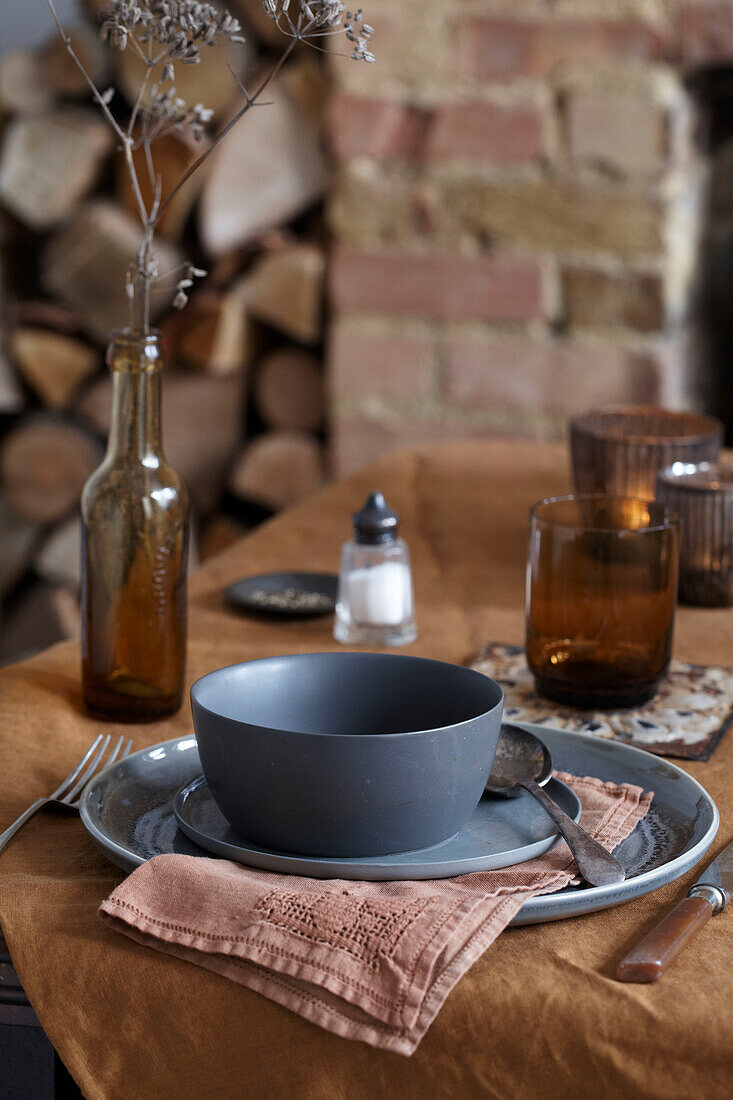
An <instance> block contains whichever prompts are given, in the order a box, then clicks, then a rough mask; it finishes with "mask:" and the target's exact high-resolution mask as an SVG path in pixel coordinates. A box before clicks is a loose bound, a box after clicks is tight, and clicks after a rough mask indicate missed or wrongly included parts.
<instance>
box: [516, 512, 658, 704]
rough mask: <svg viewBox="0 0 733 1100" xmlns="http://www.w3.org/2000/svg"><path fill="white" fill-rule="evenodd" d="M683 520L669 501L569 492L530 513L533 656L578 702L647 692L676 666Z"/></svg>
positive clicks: (546, 687)
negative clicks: (672, 661)
mask: <svg viewBox="0 0 733 1100" xmlns="http://www.w3.org/2000/svg"><path fill="white" fill-rule="evenodd" d="M678 556H679V523H678V520H677V517H676V516H675V515H674V513H672V512H670V511H669V510H668V509H667V508H665V507H664V506H663V505H662V504H654V503H649V502H645V501H641V500H634V499H631V498H624V497H600V496H567V497H555V498H552V499H549V500H543V501H540V503H539V504H536V505H535V506H534V508H532V510H531V513H530V536H529V559H528V564H527V643H526V651H527V662H528V664H529V667H530V669H531V671H532V673H533V675H534V677H535V683H536V686H537V690H538V691H539V692H541V693H542V694H543V695H546V696H547V697H548V698H550V699H554V700H556V701H557V702H560V703H566V704H569V705H571V706H577V707H584V708H593V709H595V708H598V709H604V708H605V709H609V708H617V707H631V706H638V705H640V704H641V703H643V702H646V700H648V699H650V698H651V697H652V695H653V694H654V692H655V691H656V688H657V684H658V682H659V680H660V678H661V677H662V676H663V675H664V672H665V670H666V668H667V665H668V664H669V658H670V652H671V645H672V625H673V621H674V609H675V601H676V596H677V563H678Z"/></svg>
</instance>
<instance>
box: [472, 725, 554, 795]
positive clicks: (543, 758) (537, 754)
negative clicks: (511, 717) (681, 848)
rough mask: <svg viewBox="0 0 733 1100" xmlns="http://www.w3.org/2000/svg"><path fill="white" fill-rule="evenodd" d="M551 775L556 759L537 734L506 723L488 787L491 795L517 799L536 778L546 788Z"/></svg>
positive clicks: (540, 785)
mask: <svg viewBox="0 0 733 1100" xmlns="http://www.w3.org/2000/svg"><path fill="white" fill-rule="evenodd" d="M551 775H552V756H551V754H550V750H549V749H548V747H547V745H545V744H544V742H543V741H540V739H539V737H535V735H534V734H533V733H529V732H528V731H527V730H523V729H521V728H520V727H519V726H512V725H509V724H508V723H506V722H505V723H503V724H502V727H501V734H500V735H499V743H498V745H497V746H496V753H495V754H494V763H493V764H492V765H491V775H490V776H489V781H488V783H487V784H486V790H487V791H488V793H489V794H493V795H496V796H497V797H498V798H517V796H518V795H520V794H521V793H522V791H523V790H524V787H523V786H522V783H523V782H524V781H525V780H527V779H533V780H534V781H535V783H536V784H537V786H538V787H544V785H545V783H547V782H548V781H549V779H550V777H551Z"/></svg>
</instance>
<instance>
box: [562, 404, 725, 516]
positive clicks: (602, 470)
mask: <svg viewBox="0 0 733 1100" xmlns="http://www.w3.org/2000/svg"><path fill="white" fill-rule="evenodd" d="M722 442H723V425H722V424H721V423H720V421H719V420H716V419H715V418H714V417H711V416H700V415H698V414H697V413H690V412H675V411H673V410H671V409H659V408H655V407H654V406H651V405H605V406H602V407H601V408H598V409H591V410H590V411H589V412H587V413H583V414H582V415H580V416H576V417H575V418H574V419H573V420H571V422H570V450H571V455H572V462H573V482H574V486H575V491H576V493H602V494H605V495H607V496H624V497H635V498H637V499H640V500H654V491H655V482H656V476H657V473H658V472H659V470H661V469H663V468H664V467H665V466H670V465H671V464H672V463H673V462H678V461H679V462H688V463H698V462H715V461H716V460H717V458H718V455H719V454H720V448H721V446H722Z"/></svg>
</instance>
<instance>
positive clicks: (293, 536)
mask: <svg viewBox="0 0 733 1100" xmlns="http://www.w3.org/2000/svg"><path fill="white" fill-rule="evenodd" d="M569 488H570V468H569V460H568V454H567V449H566V447H565V445H563V444H561V443H542V442H535V441H529V440H522V439H515V438H491V439H471V440H468V441H459V442H454V443H447V444H441V445H426V446H420V447H415V448H410V449H405V450H400V451H396V452H391V453H389V454H386V455H384V456H382V457H381V458H379V459H378V460H377V461H375V462H373V463H372V464H371V465H368V466H366V467H364V468H363V469H361V470H359V471H357V472H356V473H354V474H352V475H350V476H348V477H346V478H344V479H343V480H340V481H336V482H333V483H331V484H329V485H327V486H326V487H325V488H324V489H323V490H322V491H320V492H319V493H317V494H316V495H314V496H311V497H309V498H308V499H306V500H304V501H303V502H302V503H299V504H297V505H296V506H294V507H292V508H290V509H288V510H287V511H285V512H283V513H280V514H279V515H277V516H275V517H274V518H272V519H271V520H269V521H267V522H265V523H263V524H261V525H260V526H258V527H257V528H255V529H254V530H253V531H252V532H251V533H249V534H247V535H246V536H245V537H244V538H242V539H241V540H240V541H238V542H236V543H235V544H233V545H232V546H230V547H229V548H228V549H226V550H225V551H224V552H222V553H220V554H218V555H217V556H215V557H213V558H211V559H209V560H207V561H206V562H205V563H204V564H203V565H201V566H200V567H199V568H197V569H196V570H195V571H194V572H193V573H192V575H191V577H190V582H189V626H188V656H187V679H188V682H189V683H192V682H193V681H194V680H196V679H197V678H198V677H200V676H202V675H203V674H205V673H207V672H210V671H211V670H212V669H216V668H218V667H221V666H224V665H227V664H232V663H235V662H239V661H247V660H250V659H252V658H258V657H265V656H274V655H278V654H286V653H303V652H314V651H326V650H335V649H338V648H340V647H339V646H338V643H336V642H335V641H334V639H333V633H332V632H333V620H332V618H331V617H329V616H321V617H314V618H311V619H299V620H285V619H277V620H275V619H267V618H265V617H262V616H260V617H252V616H246V615H243V614H240V613H238V612H237V611H236V610H235V609H233V608H231V607H230V606H229V605H228V604H227V602H226V599H225V595H224V593H225V589H226V588H227V586H228V585H230V584H231V583H232V582H234V581H236V580H237V579H239V578H241V577H244V576H248V575H252V574H257V573H266V572H267V573H269V572H272V571H274V570H314V571H329V572H337V571H338V565H339V553H340V547H341V545H342V543H343V542H344V541H345V540H347V539H348V538H349V537H350V516H351V514H352V513H353V512H355V511H356V510H357V509H358V508H359V506H360V505H361V504H362V503H363V501H364V499H365V497H366V495H367V494H368V493H369V492H373V491H381V492H383V493H384V494H385V496H386V497H387V499H388V500H389V502H390V504H391V506H392V507H393V508H395V509H396V510H397V511H398V512H399V514H400V516H401V534H402V535H403V537H404V538H405V539H406V540H407V542H408V544H409V547H410V550H411V554H412V561H413V577H414V585H415V593H416V613H417V626H418V637H417V640H416V641H415V642H414V643H413V644H411V645H409V646H408V647H406V648H405V649H404V650H400V652H407V653H410V654H415V655H419V656H425V657H433V658H438V659H440V660H444V661H452V662H455V663H459V664H462V663H469V662H470V661H471V660H472V659H473V658H474V657H475V655H476V654H477V653H478V652H479V650H480V649H481V647H482V646H483V645H484V644H485V643H487V642H490V641H501V642H506V643H514V644H516V643H522V642H523V636H524V585H525V562H526V555H527V534H528V512H529V508H530V506H531V505H532V504H533V503H534V502H535V501H537V500H539V499H541V498H543V497H547V496H551V495H556V494H558V493H563V492H567V491H569ZM674 654H675V656H677V657H679V658H680V659H682V660H689V661H694V662H697V663H701V664H705V663H708V664H718V665H726V664H733V611H732V610H731V609H700V608H690V607H679V608H678V611H677V616H676V624H675V633H674ZM80 673H81V668H80V653H79V644H78V642H75V641H69V642H63V643H61V644H59V645H56V646H54V647H52V648H50V649H48V650H46V651H44V652H42V653H40V654H38V655H36V656H34V657H32V658H31V659H29V660H26V661H23V662H21V663H19V664H14V665H10V666H7V667H5V668H3V669H2V670H0V829H2V828H3V827H4V823H5V824H7V823H9V822H10V821H12V820H13V819H14V818H15V817H16V816H17V815H18V814H19V813H20V812H21V811H22V810H23V809H24V808H25V807H26V806H27V805H28V804H29V803H30V802H32V801H33V800H34V799H35V798H37V797H38V796H39V795H41V794H46V793H48V791H50V790H51V789H52V788H53V787H54V786H55V785H56V784H57V783H58V781H59V779H60V778H61V777H63V776H64V775H66V773H67V772H68V771H69V770H70V768H71V766H72V764H73V763H74V762H75V761H76V760H77V759H78V758H79V756H80V755H81V754H82V752H83V751H84V750H85V748H86V747H87V746H88V745H89V744H90V742H91V741H92V740H93V738H94V737H95V736H96V735H97V734H98V733H99V732H109V731H110V730H112V731H113V732H114V733H116V734H119V733H120V732H125V733H126V734H129V735H130V736H131V737H132V738H133V741H134V748H135V749H140V748H143V747H145V746H149V745H152V744H155V743H157V742H161V741H165V740H167V739H170V738H174V737H179V736H183V735H185V734H187V733H189V732H190V731H191V729H192V726H191V712H190V707H189V703H188V699H187V698H186V699H185V701H184V704H183V706H182V707H181V709H180V710H179V711H178V712H177V713H176V714H175V715H173V716H172V717H169V718H167V719H164V720H161V721H157V722H151V723H148V724H145V725H137V726H126V727H122V726H119V725H115V724H114V723H111V722H108V721H103V720H99V719H95V718H92V717H90V716H89V715H87V714H86V713H85V712H84V708H83V703H82V695H81V683H80ZM680 765H681V767H682V768H684V770H686V771H688V772H689V773H690V774H691V775H693V776H694V777H695V778H696V779H697V780H698V781H699V782H700V783H701V784H703V786H704V787H705V788H706V789H707V790H708V791H709V792H710V794H711V795H712V797H713V799H714V800H715V801H716V803H717V806H718V808H719V811H720V822H721V824H720V829H719V832H718V835H717V837H716V840H715V842H714V844H713V846H712V848H711V849H710V852H709V853H708V856H707V857H706V858H708V859H709V858H712V857H713V856H714V855H715V854H716V852H717V851H719V850H720V849H721V848H722V847H724V846H725V845H726V844H727V843H730V842H731V841H732V840H733V732H730V731H729V732H728V733H727V735H725V736H724V737H723V738H722V740H721V741H720V743H719V744H718V746H717V748H716V749H715V751H714V753H713V754H712V756H711V758H710V759H709V760H708V761H706V762H701V761H694V762H692V761H682V762H680ZM699 871H700V867H698V869H697V871H695V870H692V871H690V872H688V873H687V874H686V875H684V876H683V878H681V879H680V880H679V881H677V882H673V883H671V884H670V885H667V886H665V887H663V888H661V889H659V890H657V891H655V892H653V893H650V894H648V895H646V896H644V897H638V898H635V899H633V900H630V901H627V902H626V903H625V904H622V905H619V906H616V907H614V908H609V909H605V910H603V911H601V912H596V913H591V914H589V915H584V916H577V917H574V918H572V919H566V920H559V921H554V922H550V923H541V924H533V925H526V926H522V927H510V928H508V929H507V930H505V931H504V932H503V933H502V934H501V935H500V936H499V937H498V939H497V940H496V941H495V942H494V943H493V944H492V945H491V947H490V948H489V949H488V950H487V951H486V952H485V953H484V954H483V955H482V956H481V957H480V958H479V960H478V961H477V962H476V963H475V964H474V965H473V967H472V968H471V969H470V970H469V971H468V973H467V974H466V975H465V976H464V977H463V978H462V980H461V981H460V982H459V983H458V984H457V986H456V987H455V989H454V990H453V992H452V993H451V994H450V996H449V997H448V999H447V1001H446V1003H445V1005H444V1007H443V1009H442V1010H441V1012H440V1013H439V1015H438V1016H437V1018H436V1019H435V1021H434V1023H433V1024H432V1026H431V1027H430V1030H429V1031H428V1033H427V1035H426V1036H425V1038H424V1039H423V1041H422V1043H421V1044H420V1046H419V1047H418V1049H417V1050H416V1051H415V1053H414V1054H412V1056H410V1057H404V1056H402V1055H399V1054H396V1053H393V1052H388V1051H384V1050H378V1049H375V1048H373V1047H371V1046H369V1045H367V1044H365V1043H362V1042H358V1041H350V1040H347V1039H344V1038H341V1037H339V1036H337V1035H334V1034H331V1033H330V1032H327V1031H325V1030H322V1029H320V1028H319V1027H317V1026H315V1025H314V1024H312V1023H310V1022H308V1021H306V1020H304V1019H303V1018H301V1017H300V1016H298V1015H296V1014H295V1013H292V1012H290V1011H288V1010H287V1009H286V1008H284V1007H282V1006H280V1005H278V1004H276V1003H274V1002H273V1001H270V1000H267V999H266V998H264V997H262V996H260V995H259V994H257V993H255V992H252V991H250V990H249V989H246V988H244V987H242V986H240V985H237V984H235V983H233V982H229V981H227V980H225V979H224V978H222V977H220V976H218V975H216V974H214V973H212V972H210V971H208V970H205V969H203V968H201V967H198V966H194V965H192V964H190V963H189V962H186V961H183V960H180V959H177V958H173V957H171V956H169V955H164V954H161V953H159V952H157V951H155V950H152V949H150V948H149V947H145V946H142V945H140V944H138V943H135V942H133V941H131V940H130V939H128V938H127V937H124V936H121V935H119V934H118V933H116V932H115V931H113V930H112V929H111V928H110V927H109V926H108V925H106V924H104V923H103V922H102V921H101V920H100V919H99V917H98V913H97V910H98V908H99V905H100V904H101V902H102V901H103V900H104V899H105V897H106V896H107V895H108V894H109V893H110V892H111V891H112V890H113V888H114V887H115V886H116V885H117V884H118V883H119V882H120V881H121V880H122V878H123V877H124V874H123V872H122V871H120V870H119V869H118V868H117V867H115V866H113V865H112V864H111V863H110V862H108V861H107V859H106V858H105V857H104V856H103V854H101V852H100V851H98V850H97V848H96V847H95V845H94V844H93V842H92V840H91V838H90V836H89V835H88V834H87V833H86V831H85V829H84V827H83V825H82V823H81V821H80V820H79V818H78V817H76V816H61V815H58V814H54V813H42V814H39V815H37V816H36V818H35V819H34V820H33V821H32V822H31V823H29V824H28V825H27V826H26V828H25V829H23V830H22V831H21V832H20V833H19V834H18V835H17V836H16V837H15V839H14V840H13V841H12V843H11V844H10V845H9V846H8V848H7V849H6V850H5V851H4V852H3V854H2V856H0V926H1V927H2V931H3V933H4V936H5V938H6V940H7V944H8V947H9V951H10V954H11V956H12V960H13V965H14V967H15V969H16V971H17V973H18V975H19V978H20V981H21V982H22V984H23V987H24V989H25V991H26V994H27V996H28V998H29V1000H30V1003H31V1005H32V1006H33V1009H34V1010H35V1013H36V1014H37V1016H38V1018H39V1020H40V1022H41V1024H42V1026H43V1028H44V1030H45V1032H46V1034H47V1035H48V1037H49V1039H50V1040H51V1042H52V1043H53V1045H54V1047H55V1048H56V1050H57V1052H58V1054H59V1056H60V1057H61V1059H62V1060H63V1062H64V1064H65V1066H66V1067H67V1068H68V1070H69V1071H70V1073H71V1075H72V1076H73V1078H74V1079H75V1081H76V1082H77V1083H78V1085H79V1087H80V1089H81V1091H82V1092H83V1094H84V1096H86V1097H89V1098H104V1100H114V1098H119V1100H138V1098H140V1100H166V1098H169V1097H170V1098H173V1097H175V1098H177V1100H185V1098H191V1100H202V1098H204V1097H207V1098H208V1097H232V1098H234V1097H236V1098H249V1097H253V1098H258V1100H259V1098H274V1100H279V1098H281V1097H283V1098H289V1097H298V1098H299V1100H372V1098H374V1100H377V1098H378V1100H387V1098H391V1097H399V1098H400V1100H411V1098H413V1097H414V1098H418V1097H419V1098H425V1100H431V1098H433V1097H455V1098H466V1100H467V1098H472V1097H482V1098H487V1097H488V1098H492V1097H496V1098H501V1100H507V1098H515V1097H516V1098H522V1100H524V1098H528V1100H534V1098H536V1097H543V1098H552V1097H564V1098H573V1097H577V1098H584V1100H585V1098H588V1097H601V1098H606V1097H609V1098H613V1097H619V1098H620V1097H624V1098H629V1097H644V1098H645V1100H672V1098H673V1100H685V1098H690V1100H692V1098H696V1097H701V1096H705V1097H706V1100H715V1098H718V1097H719V1098H721V1100H722V1098H726V1100H728V1098H729V1097H730V1096H731V1095H733V912H723V913H722V914H721V915H719V916H716V917H715V918H714V919H712V920H711V921H709V922H708V924H707V926H706V927H705V928H704V930H703V931H702V932H701V933H700V934H699V935H698V936H697V937H696V938H695V939H694V940H693V941H692V942H691V943H690V944H689V945H688V947H687V948H686V949H685V951H684V952H682V954H681V955H680V957H679V959H678V960H677V961H676V962H675V964H674V966H672V967H671V968H670V969H669V971H668V972H667V973H666V974H665V975H664V977H663V978H662V980H661V981H659V982H657V983H655V984H650V985H635V984H626V983H624V984H622V983H620V982H618V981H617V980H616V979H615V977H614V974H615V970H616V967H617V965H618V963H619V961H620V960H621V959H622V958H623V956H624V955H625V954H626V952H627V951H628V950H629V948H630V947H631V946H633V945H634V944H635V943H636V942H637V941H638V940H639V939H640V938H641V937H642V935H643V934H644V933H646V932H647V931H649V929H650V928H651V927H652V926H653V925H654V924H655V923H656V922H657V921H658V920H659V919H660V918H661V916H662V915H663V914H664V913H665V911H666V910H668V909H669V907H670V906H672V905H673V904H674V903H675V902H676V901H677V900H678V899H680V898H682V897H683V896H684V895H685V894H686V892H687V890H688V888H689V887H690V885H691V883H692V882H693V881H694V880H695V878H696V877H697V875H698V874H699ZM0 1064H1V1057H0ZM1 1094H2V1083H1V1082H0V1095H1Z"/></svg>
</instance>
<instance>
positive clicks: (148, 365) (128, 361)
mask: <svg viewBox="0 0 733 1100" xmlns="http://www.w3.org/2000/svg"><path fill="white" fill-rule="evenodd" d="M107 365H108V367H109V368H110V370H111V372H112V418H111V424H110V432H109V443H108V446H107V454H108V455H112V456H115V457H119V456H122V455H126V456H128V457H132V458H138V459H140V461H146V460H147V461H148V462H153V463H154V462H155V461H156V459H160V458H161V457H162V439H161V428H160V382H161V370H162V366H163V349H162V344H161V339H160V334H159V333H152V334H150V335H145V336H143V335H141V334H138V333H136V332H133V331H130V330H123V331H121V332H118V333H113V335H112V339H111V341H110V344H109V347H108V348H107Z"/></svg>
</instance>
